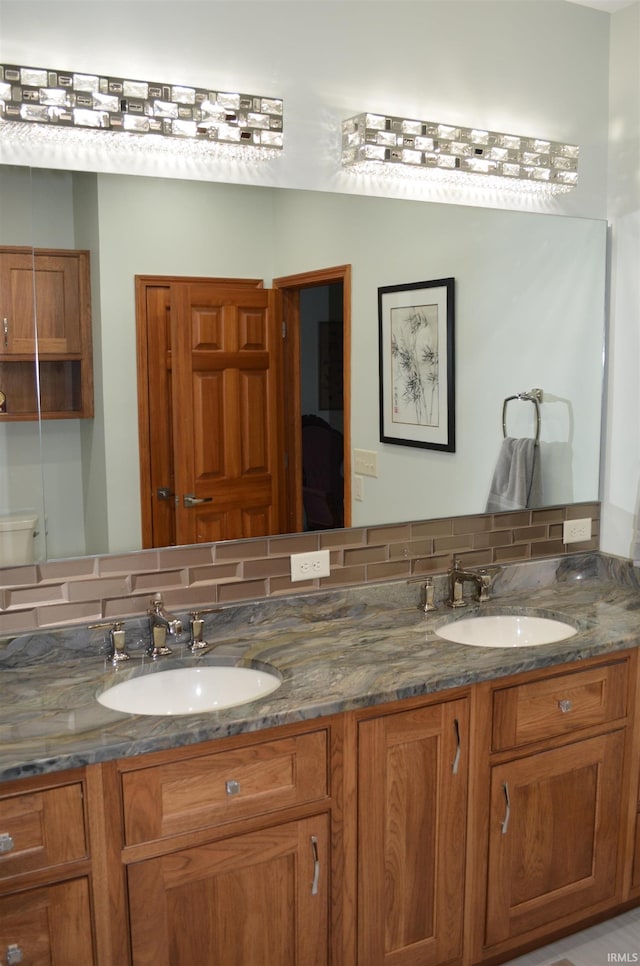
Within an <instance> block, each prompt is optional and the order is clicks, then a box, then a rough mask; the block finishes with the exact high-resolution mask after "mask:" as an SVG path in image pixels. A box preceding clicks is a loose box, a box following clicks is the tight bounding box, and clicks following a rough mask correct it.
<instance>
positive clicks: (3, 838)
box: [0, 832, 15, 855]
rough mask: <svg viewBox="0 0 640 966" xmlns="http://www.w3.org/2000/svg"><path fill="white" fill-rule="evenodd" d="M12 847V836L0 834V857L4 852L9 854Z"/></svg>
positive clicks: (6, 833)
mask: <svg viewBox="0 0 640 966" xmlns="http://www.w3.org/2000/svg"><path fill="white" fill-rule="evenodd" d="M14 846H15V842H14V841H13V836H12V835H10V834H9V833H8V832H2V833H1V834H0V855H4V853H5V852H11V850H12V849H13V848H14Z"/></svg>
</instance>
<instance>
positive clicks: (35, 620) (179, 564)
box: [0, 503, 600, 634]
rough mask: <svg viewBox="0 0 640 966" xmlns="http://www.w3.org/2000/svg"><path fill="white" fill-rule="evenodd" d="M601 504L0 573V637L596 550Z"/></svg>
mask: <svg viewBox="0 0 640 966" xmlns="http://www.w3.org/2000/svg"><path fill="white" fill-rule="evenodd" d="M584 517H591V520H592V536H591V539H590V540H588V541H584V542H582V543H571V544H568V545H567V544H564V543H563V542H562V530H563V523H564V521H565V520H572V519H573V520H576V519H582V518H584ZM599 534H600V504H599V503H578V504H571V505H569V506H556V507H543V508H540V509H531V510H518V511H514V512H511V513H494V514H478V515H477V516H465V517H446V518H443V519H439V520H418V521H412V522H407V523H398V524H391V525H386V526H372V527H356V528H353V529H351V530H333V531H317V532H313V533H303V534H294V535H291V536H277V537H266V538H260V539H255V540H238V541H229V542H225V543H217V544H201V545H198V546H193V547H169V548H165V549H162V550H141V551H138V552H135V553H124V554H110V555H106V556H103V557H100V556H98V557H80V558H77V559H73V560H52V561H46V562H42V563H37V564H30V565H27V566H22V567H13V568H5V569H0V634H13V633H23V632H25V631H31V630H35V629H37V628H45V627H53V626H56V625H59V624H70V623H77V622H82V623H87V622H90V621H98V620H114V619H115V618H117V617H128V616H133V615H135V614H144V613H145V612H146V610H147V607H148V604H149V598H150V597H151V596H153V594H155V593H157V592H158V591H161V592H162V595H163V597H164V600H165V603H166V604H167V606H169V607H171V608H172V609H174V610H189V609H194V608H196V607H209V606H213V605H225V604H231V603H237V602H239V601H246V600H255V599H258V598H264V597H271V596H274V595H284V594H296V593H309V592H312V591H315V590H323V589H327V588H338V587H347V586H353V585H354V584H364V583H375V582H381V581H389V580H402V579H411V578H418V577H420V576H421V575H422V574H425V575H426V574H436V573H444V572H445V571H446V570H448V569H449V567H450V566H451V560H452V556H453V554H454V553H455V554H458V555H460V556H461V557H462V559H463V563H464V565H465V566H469V567H481V566H489V565H491V564H507V563H514V562H516V561H523V560H535V559H538V558H541V557H556V556H561V555H564V554H572V553H578V552H581V551H588V550H597V549H598V547H599ZM322 549H328V550H329V551H330V554H331V574H330V576H328V577H322V578H320V579H315V580H309V581H300V582H296V583H292V582H291V578H290V564H289V555H290V554H292V553H304V552H307V551H311V550H322Z"/></svg>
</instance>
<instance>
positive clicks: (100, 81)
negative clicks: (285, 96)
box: [0, 65, 283, 158]
mask: <svg viewBox="0 0 640 966" xmlns="http://www.w3.org/2000/svg"><path fill="white" fill-rule="evenodd" d="M282 127H283V111H282V100H280V99H278V98H275V97H263V96H261V95H257V94H237V93H230V92H220V91H212V90H208V89H204V88H199V87H189V86H184V85H177V84H167V83H159V82H152V81H140V80H127V79H125V78H121V77H104V76H101V75H98V74H86V73H79V72H76V71H65V70H58V69H57V68H56V69H52V68H48V67H47V68H40V67H18V66H12V65H0V137H18V138H19V137H22V138H23V139H29V140H31V139H32V138H31V132H33V134H34V135H35V136H37V137H41V136H42V135H46V136H49V137H50V138H51V139H54V140H56V139H57V140H61V141H65V140H67V139H68V137H67V136H68V135H70V134H71V135H73V134H76V135H80V136H82V135H89V136H91V135H100V136H101V139H102V138H104V137H105V136H106V137H107V138H108V137H109V136H111V139H112V143H115V139H116V136H117V138H118V142H120V141H121V140H122V136H123V135H129V136H137V137H138V138H140V136H141V135H148V136H149V137H144V138H142V139H141V141H142V142H143V143H144V146H145V148H146V146H147V145H149V144H154V143H155V144H157V145H158V146H159V145H160V144H161V143H162V144H164V145H170V146H171V149H173V148H175V147H177V146H179V145H180V144H187V143H188V144H191V145H207V146H209V147H210V148H214V147H215V148H219V149H223V152H222V153H223V154H226V155H228V156H230V157H232V156H238V157H239V156H241V157H251V158H256V157H257V158H260V157H272V156H273V154H274V152H278V151H279V150H281V149H282V145H283V132H282ZM224 149H226V151H225V150H224ZM216 153H217V152H216Z"/></svg>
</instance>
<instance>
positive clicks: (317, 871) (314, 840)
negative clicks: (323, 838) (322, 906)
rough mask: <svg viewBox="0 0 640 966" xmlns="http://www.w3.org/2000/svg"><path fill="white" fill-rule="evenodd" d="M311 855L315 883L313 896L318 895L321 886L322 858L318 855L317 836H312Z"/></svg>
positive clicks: (312, 885) (312, 890) (312, 886)
mask: <svg viewBox="0 0 640 966" xmlns="http://www.w3.org/2000/svg"><path fill="white" fill-rule="evenodd" d="M311 854H312V856H313V882H312V883H311V895H312V896H317V895H318V886H319V885H320V856H319V855H318V840H317V838H316V837H315V835H312V836H311Z"/></svg>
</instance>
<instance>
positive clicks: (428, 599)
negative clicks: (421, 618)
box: [418, 577, 437, 614]
mask: <svg viewBox="0 0 640 966" xmlns="http://www.w3.org/2000/svg"><path fill="white" fill-rule="evenodd" d="M433 594H434V587H433V577H425V580H424V584H423V585H422V599H421V602H420V604H419V605H418V606H419V607H420V609H421V610H423V611H424V612H425V614H428V613H429V611H432V610H436V609H437V608H436V604H435V601H434V596H433Z"/></svg>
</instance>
